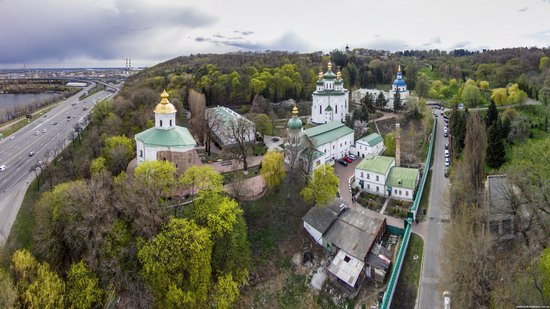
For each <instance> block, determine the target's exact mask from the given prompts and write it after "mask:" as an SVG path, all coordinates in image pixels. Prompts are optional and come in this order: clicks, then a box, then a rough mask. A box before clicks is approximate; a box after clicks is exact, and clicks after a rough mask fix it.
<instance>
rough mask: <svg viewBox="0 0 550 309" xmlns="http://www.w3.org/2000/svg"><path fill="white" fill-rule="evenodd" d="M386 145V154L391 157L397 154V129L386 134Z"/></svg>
mask: <svg viewBox="0 0 550 309" xmlns="http://www.w3.org/2000/svg"><path fill="white" fill-rule="evenodd" d="M384 146H386V151H384V155H386V156H391V157H393V156H395V131H391V132H390V133H388V134H386V135H385V136H384Z"/></svg>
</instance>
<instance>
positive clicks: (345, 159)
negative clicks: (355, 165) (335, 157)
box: [342, 157, 353, 163]
mask: <svg viewBox="0 0 550 309" xmlns="http://www.w3.org/2000/svg"><path fill="white" fill-rule="evenodd" d="M342 159H344V161H346V162H348V163H351V162H353V160H352V159H350V158H348V157H343V158H342Z"/></svg>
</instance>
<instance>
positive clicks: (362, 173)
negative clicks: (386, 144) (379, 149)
mask: <svg viewBox="0 0 550 309" xmlns="http://www.w3.org/2000/svg"><path fill="white" fill-rule="evenodd" d="M393 166H395V159H394V158H392V157H385V156H377V155H373V154H368V155H367V156H366V157H365V158H364V159H363V160H361V162H359V164H358V165H357V166H356V167H355V186H356V187H359V188H361V190H363V191H366V192H369V193H373V194H378V195H382V196H386V192H387V190H386V180H387V178H388V175H389V174H390V169H391V168H392V167H393Z"/></svg>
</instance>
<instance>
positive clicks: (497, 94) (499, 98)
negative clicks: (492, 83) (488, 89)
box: [491, 88, 508, 106]
mask: <svg viewBox="0 0 550 309" xmlns="http://www.w3.org/2000/svg"><path fill="white" fill-rule="evenodd" d="M491 101H492V102H495V104H496V105H498V106H501V105H506V104H507V103H508V91H507V90H506V88H495V89H493V93H492V94H491Z"/></svg>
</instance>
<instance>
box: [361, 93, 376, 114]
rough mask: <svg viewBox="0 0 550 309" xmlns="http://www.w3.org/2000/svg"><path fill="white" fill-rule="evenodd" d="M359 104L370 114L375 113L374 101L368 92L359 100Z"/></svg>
mask: <svg viewBox="0 0 550 309" xmlns="http://www.w3.org/2000/svg"><path fill="white" fill-rule="evenodd" d="M361 104H362V105H365V106H366V107H367V110H368V112H369V113H370V114H372V113H374V112H376V106H375V99H374V96H373V95H372V94H370V92H367V93H366V94H365V96H364V97H363V98H362V99H361Z"/></svg>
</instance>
